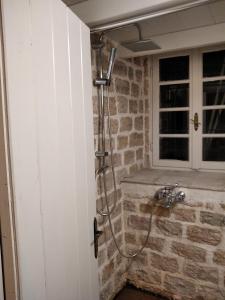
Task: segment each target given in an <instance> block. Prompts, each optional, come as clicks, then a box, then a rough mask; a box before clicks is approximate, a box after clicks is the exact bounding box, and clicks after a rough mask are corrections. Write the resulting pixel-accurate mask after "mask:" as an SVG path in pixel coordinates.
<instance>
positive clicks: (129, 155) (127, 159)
mask: <svg viewBox="0 0 225 300" xmlns="http://www.w3.org/2000/svg"><path fill="white" fill-rule="evenodd" d="M134 159H135V152H134V151H132V150H127V151H125V152H124V164H125V165H129V164H132V163H133V162H134Z"/></svg>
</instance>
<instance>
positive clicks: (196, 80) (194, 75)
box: [152, 45, 225, 171]
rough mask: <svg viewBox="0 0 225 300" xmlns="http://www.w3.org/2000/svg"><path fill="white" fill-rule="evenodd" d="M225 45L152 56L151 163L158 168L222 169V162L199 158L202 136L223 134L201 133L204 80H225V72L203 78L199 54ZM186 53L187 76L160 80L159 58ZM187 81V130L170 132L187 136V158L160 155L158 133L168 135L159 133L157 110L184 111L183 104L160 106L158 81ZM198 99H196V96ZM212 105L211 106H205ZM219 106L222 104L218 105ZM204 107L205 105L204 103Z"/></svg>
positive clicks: (224, 166)
mask: <svg viewBox="0 0 225 300" xmlns="http://www.w3.org/2000/svg"><path fill="white" fill-rule="evenodd" d="M223 49H225V45H221V46H216V47H215V46H213V47H207V48H206V47H205V48H198V49H191V50H186V51H180V52H173V53H169V54H165V53H164V54H159V55H155V56H153V65H152V70H153V75H152V83H153V84H152V128H153V132H152V167H153V168H159V169H181V170H192V169H194V170H200V171H201V170H202V171H225V162H208V161H207V162H206V161H202V138H203V136H205V137H206V136H207V137H211V136H213V137H215V136H216V137H225V134H203V133H202V121H203V120H202V117H203V105H202V99H203V89H202V84H203V82H204V81H207V82H208V81H215V80H218V79H219V80H225V76H219V77H218V76H217V77H209V78H203V74H202V54H203V53H205V52H212V51H219V50H223ZM185 55H188V56H189V79H188V80H178V81H165V82H160V81H159V61H160V59H163V58H169V57H178V56H185ZM177 83H189V134H172V135H171V136H172V137H189V161H180V160H165V159H162V160H160V159H159V137H160V136H162V137H164V136H165V137H170V135H169V134H165V135H162V134H159V112H160V111H182V110H183V111H184V110H187V109H186V108H165V109H164V108H163V109H160V108H159V87H160V85H163V84H165V85H168V84H177ZM198 99H199V100H198ZM210 108H215V107H213V106H210V107H207V109H210ZM219 108H225V105H224V106H222V105H220V106H219ZM204 109H206V107H204ZM196 112H197V113H198V117H199V123H200V125H199V128H198V130H197V131H195V130H194V126H193V124H192V121H191V119H193V116H194V114H195V113H196Z"/></svg>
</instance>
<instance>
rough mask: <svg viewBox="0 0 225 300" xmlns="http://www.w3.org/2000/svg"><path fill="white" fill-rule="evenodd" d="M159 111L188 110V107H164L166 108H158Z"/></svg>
mask: <svg viewBox="0 0 225 300" xmlns="http://www.w3.org/2000/svg"><path fill="white" fill-rule="evenodd" d="M159 111H160V112H167V111H168V112H170V111H171V112H173V111H189V107H166V108H160V109H159Z"/></svg>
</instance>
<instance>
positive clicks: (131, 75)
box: [128, 67, 134, 80]
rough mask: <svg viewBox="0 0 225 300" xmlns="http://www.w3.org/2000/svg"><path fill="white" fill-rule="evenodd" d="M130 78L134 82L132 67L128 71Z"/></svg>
mask: <svg viewBox="0 0 225 300" xmlns="http://www.w3.org/2000/svg"><path fill="white" fill-rule="evenodd" d="M128 78H129V79H130V80H133V79H134V70H133V68H132V67H129V69H128Z"/></svg>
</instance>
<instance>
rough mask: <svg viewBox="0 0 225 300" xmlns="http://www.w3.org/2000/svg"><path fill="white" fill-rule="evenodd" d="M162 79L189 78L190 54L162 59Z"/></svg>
mask: <svg viewBox="0 0 225 300" xmlns="http://www.w3.org/2000/svg"><path fill="white" fill-rule="evenodd" d="M159 70H160V71H159V73H160V75H159V78H160V81H168V80H182V79H188V78H189V56H178V57H170V58H163V59H160V62H159Z"/></svg>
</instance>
